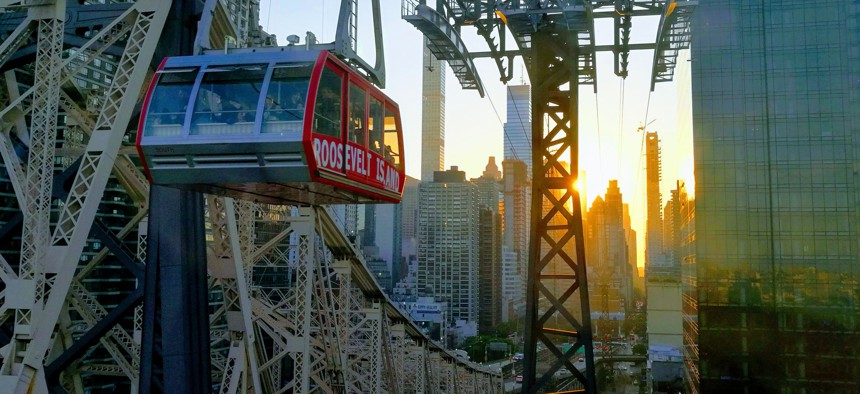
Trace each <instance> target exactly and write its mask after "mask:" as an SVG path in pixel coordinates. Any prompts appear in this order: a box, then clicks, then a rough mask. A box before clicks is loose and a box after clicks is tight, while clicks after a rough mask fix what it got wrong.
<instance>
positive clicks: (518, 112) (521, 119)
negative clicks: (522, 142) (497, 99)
mask: <svg viewBox="0 0 860 394" xmlns="http://www.w3.org/2000/svg"><path fill="white" fill-rule="evenodd" d="M506 90H507V91H508V97H510V98H511V102H512V103H514V110H516V112H517V119H519V120H520V126H521V127H522V128H523V135H525V136H526V142H527V143H528V144H529V152H531V150H532V140H531V135H530V134H529V132H528V131H527V130H526V127H525V124H524V123H523V118H522V116H520V106H519V105H517V101H516V100H514V95H513V94H511V90H510V89H506ZM529 96H531V86H530V87H529Z"/></svg>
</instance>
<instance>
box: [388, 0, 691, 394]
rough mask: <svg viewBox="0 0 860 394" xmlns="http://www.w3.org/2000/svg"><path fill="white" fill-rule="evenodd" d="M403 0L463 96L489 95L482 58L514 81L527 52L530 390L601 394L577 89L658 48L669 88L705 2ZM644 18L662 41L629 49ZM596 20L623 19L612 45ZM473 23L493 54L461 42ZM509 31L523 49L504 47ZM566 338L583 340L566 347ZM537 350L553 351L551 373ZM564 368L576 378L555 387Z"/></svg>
mask: <svg viewBox="0 0 860 394" xmlns="http://www.w3.org/2000/svg"><path fill="white" fill-rule="evenodd" d="M401 4H402V7H401V13H402V17H403V19H404V20H406V21H407V22H409V23H411V24H413V25H414V26H415V27H416V28H417V29H418V30H420V31H421V32H422V33H423V34H424V35H425V36H426V38H427V40H428V45H427V47H428V49H429V50H430V52H431V53H433V55H434V56H436V58H437V59H439V60H445V61H447V62H448V64H449V65H450V66H451V68H452V71H453V72H454V75H455V76H456V77H457V79H458V80H459V82H460V84H461V86H462V87H463V88H464V89H474V90H477V91H478V93H479V94H481V96H483V95H484V88H483V84H482V83H481V79H480V77H479V75H478V73H477V70H476V69H475V66H474V61H473V60H474V59H475V58H480V57H488V58H492V59H493V60H494V61H495V63H496V66H497V68H498V70H499V73H500V75H501V81H502V82H508V81H510V80H511V79H512V77H513V72H512V68H513V65H512V61H513V58H514V57H516V56H522V57H523V61H524V62H525V64H526V67H527V70H528V72H529V78H530V80H531V83H532V89H531V94H532V118H531V121H532V140H531V142H532V163H533V166H532V202H531V223H530V227H531V228H530V234H531V237H530V240H529V254H528V256H529V257H528V272H527V274H528V279H527V283H526V328H525V342H526V343H525V352H524V353H525V360H524V363H525V370H524V373H523V392H525V393H538V392H545V391H552V390H573V391H565V392H587V393H596V392H597V383H596V380H595V373H594V351H593V349H594V348H593V344H592V329H591V316H590V315H591V314H590V308H589V298H588V283H587V282H588V280H587V275H586V262H585V243H584V237H583V226H582V208H581V204H580V196H579V191H578V190H576V189H575V187H574V184H575V183H576V180H577V178H578V174H579V145H578V141H579V124H578V105H579V100H578V91H579V87H580V86H581V85H593V86H594V91H595V93H596V92H597V84H596V81H597V70H596V66H595V64H596V59H595V53H596V52H598V51H611V52H612V53H613V58H614V72H615V74H616V75H617V76H619V77H621V78H626V77H627V75H628V64H629V62H628V55H629V53H630V51H631V50H653V51H654V57H653V67H652V70H651V89H652V90H653V89H654V85H655V83H657V82H666V81H671V80H672V77H673V73H674V68H675V63H676V59H677V56H678V51H679V50H681V49H687V48H688V47H689V42H690V29H689V27H690V20H691V17H692V15H693V11H694V10H695V7H696V5H697V4H698V2H697V1H696V0H513V1H504V2H486V1H479V0H435V1H434V0H402V2H401ZM646 15H650V16H654V17H659V19H660V20H659V24H658V27H657V36H656V39H655V41H654V42H652V43H634V44H631V43H630V31H631V26H632V18H633V17H635V16H646ZM596 18H612V19H613V22H614V36H615V37H614V43H613V44H611V45H600V46H598V45H595V44H594V35H595V29H594V20H595V19H596ZM463 27H474V28H476V30H477V33H478V35H479V36H481V37H483V38H484V40H485V41H486V43H487V45H488V48H489V51H488V52H480V53H479V52H473V53H469V51H468V49H467V48H466V45H465V43H464V41H463V40H462V38H461V37H460V31H461V29H462V28H463ZM508 30H509V31H510V36H513V38H514V41H516V46H517V48H516V49H513V48H511V49H509V48H507V47H506V45H505V41H506V37H508V36H509V34H508ZM559 342H567V343H572V344H573V345H572V346H570V347H569V348H568V349H567V351H562V349H561V348H560V345H557V343H559ZM538 343H543V344H544V345H545V346H546V351H548V352H549V353H550V354H549V361H548V362H546V364H543V365H541V366H540V367H541V369H542V371H538V369H539V364H538ZM580 350H582V352H583V353H584V355H585V357H584V358H585V362H586V368H585V371H584V372H580V371H579V370H578V369H577V368H576V367H575V366H574V365H573V363H572V361H571V360H573V359H574V358H575V357H578V356H577V353H578V352H579V351H580ZM541 358H543V359H546V358H547V357H545V356H544V355H542V357H541ZM545 361H546V360H545ZM562 368H564V369H566V370H568V371H569V372H570V373H571V375H572V379H566V381H562V382H561V383H559V382H555V383H553V381H554V379H553V376H554V374H555V372H556V371H558V370H560V369H562ZM539 373H540V374H539ZM571 380H574V381H573V382H571Z"/></svg>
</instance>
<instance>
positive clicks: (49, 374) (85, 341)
mask: <svg viewBox="0 0 860 394" xmlns="http://www.w3.org/2000/svg"><path fill="white" fill-rule="evenodd" d="M142 299H143V290H142V289H140V288H138V289H136V290H135V291H133V292H132V293H131V294H129V295H127V296H126V297H125V299H123V300H122V302H120V303H119V305H117V306H116V308H113V309H112V310H111V311H110V312H109V313H108V314H107V316H105V317H103V318H102V319H101V320H99V321H98V323H96V325H95V326H93V328H91V329H90V330H89V331H87V332H86V334H84V335H83V336H82V337H80V338H78V340H77V341H75V343H73V344H72V346H70V347H69V348H68V349H66V351H64V352H63V353H62V354H61V355H60V356H59V357H57V358H56V359H54V361H51V363H50V364H48V365H47V366H45V378H46V379H47V380H48V382H49V384H50V383H51V382H53V383H56V382H57V380H58V379H59V377H60V372H62V371H63V370H64V369H66V367H68V366H69V365H71V364H72V363H73V362H75V361H76V360H78V359H80V358H81V357H82V356H83V354H84V352H85V351H87V349H89V348H90V347H92V346H93V344H95V343H96V342H97V341H98V340H99V339H101V338H102V337H104V335H105V334H106V333H107V332H108V330H110V329H111V328H113V326H115V325H116V324H117V323H119V321H120V320H121V319H122V318H123V316H126V315H127V314H128V312H129V311H131V310H132V309H134V307H136V306H137V304H139V303H140V301H141V300H142Z"/></svg>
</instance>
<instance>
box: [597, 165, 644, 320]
mask: <svg viewBox="0 0 860 394" xmlns="http://www.w3.org/2000/svg"><path fill="white" fill-rule="evenodd" d="M624 205H625V204H624V203H623V201H622V195H621V190H620V189H619V188H618V181H617V180H611V181H609V187H608V188H607V189H606V194H605V195H604V196H603V197H600V196H598V197H597V198H596V199H595V200H594V203H593V204H592V205H591V208H590V209H589V210H588V215H587V220H586V221H585V226H586V227H585V228H584V232H585V253H586V261H587V262H588V281H589V292H590V293H589V294H590V296H591V297H590V298H591V299H590V301H591V310H592V312H593V316H594V317H595V318H597V319H600V320H599V321H598V334H603V333H605V332H604V330H606V329H611V330H613V332H615V331H614V330H616V329H617V328H618V327H617V326H618V322H612V323H610V322H609V321H608V319H612V320H620V319H623V317H624V316H625V314H626V313H627V312H629V310H630V309H631V308H633V306H634V305H632V302H631V301H632V295H633V275H634V271H633V270H634V267H635V264H636V260H635V258H631V257H630V256H629V255H630V253H635V248H632V247H629V246H628V240H633V241H635V232H634V231H633V230H632V229H631V228H630V226H629V215H624ZM625 216H627V217H628V218H627V219H626V220H625ZM625 222H627V223H626V224H627V226H625ZM637 275H638V273H637Z"/></svg>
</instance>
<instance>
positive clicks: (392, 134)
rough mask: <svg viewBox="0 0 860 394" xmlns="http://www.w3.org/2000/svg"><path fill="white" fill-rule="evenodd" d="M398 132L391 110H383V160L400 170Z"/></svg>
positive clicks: (395, 119)
mask: <svg viewBox="0 0 860 394" xmlns="http://www.w3.org/2000/svg"><path fill="white" fill-rule="evenodd" d="M399 131H400V130H398V129H397V117H396V116H395V113H394V111H393V110H391V108H386V109H385V152H384V154H383V156H384V157H385V160H386V161H388V162H389V163H391V164H394V167H397V168H401V167H400V166H401V165H402V162H403V160H402V158H401V157H400V132H399Z"/></svg>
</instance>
